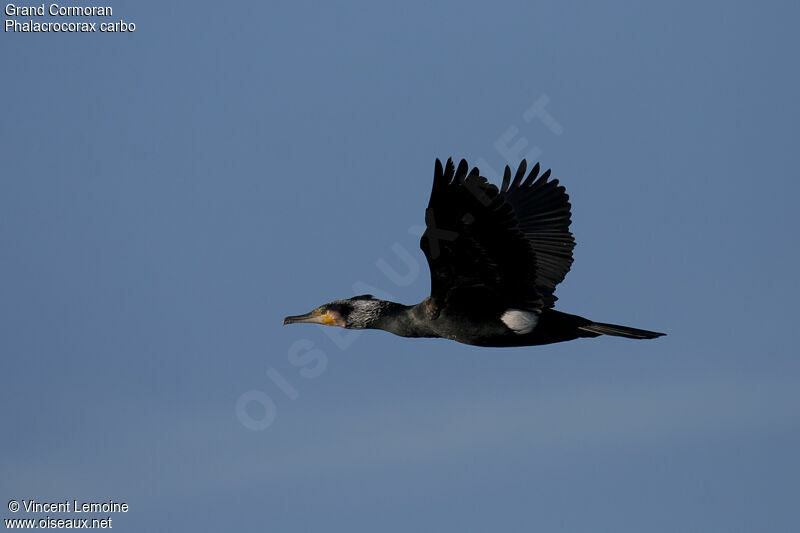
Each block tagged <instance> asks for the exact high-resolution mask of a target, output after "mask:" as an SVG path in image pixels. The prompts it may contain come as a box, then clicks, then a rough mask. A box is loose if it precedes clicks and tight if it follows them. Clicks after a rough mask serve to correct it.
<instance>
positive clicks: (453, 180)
mask: <svg viewBox="0 0 800 533" xmlns="http://www.w3.org/2000/svg"><path fill="white" fill-rule="evenodd" d="M526 171H527V165H526V162H525V161H524V160H523V161H522V162H521V164H520V166H519V168H518V169H517V172H516V173H515V175H514V177H513V180H512V177H511V169H510V168H509V167H506V169H505V173H504V175H503V181H502V184H501V186H500V188H499V189H498V187H497V186H495V185H493V184H491V183H489V182H488V180H487V179H486V178H484V177H483V176H481V175H480V173H479V171H478V169H477V168H473V169H472V170H469V167H468V165H467V162H466V161H464V160H462V161H461V162H460V163H459V165H458V167H457V168H456V167H455V165H454V164H453V161H452V160H448V161H447V164H446V165H445V166H442V164H441V162H440V161H439V160H438V159H437V160H436V165H435V170H434V178H433V188H432V190H431V197H430V202H429V203H428V208H427V209H426V210H425V223H426V226H427V227H426V231H425V233H424V234H423V235H422V238H421V239H420V247H421V248H422V251H423V252H424V254H425V257H426V258H427V260H428V266H429V268H430V273H431V295H430V296H429V297H428V298H426V299H425V300H423V301H422V302H420V303H419V304H417V305H413V306H405V305H402V304H397V303H394V302H387V301H383V300H377V299H374V298H372V297H371V296H370V295H363V296H357V297H354V298H350V299H346V300H338V301H335V302H331V303H329V304H326V305H324V306H322V307H319V308H317V309H315V310H314V311H312V312H310V313H307V314H305V315H299V316H293V317H287V318H286V319H285V320H284V323H285V324H290V323H296V322H313V323H319V324H325V325H333V326H341V327H346V328H353V329H364V328H371V329H383V330H386V331H390V332H392V333H395V334H397V335H401V336H405V337H443V338H448V339H452V340H455V341H458V342H463V343H466V344H474V345H479V346H529V345H538V344H548V343H553V342H561V341H566V340H571V339H575V338H578V337H597V336H598V335H614V336H620V337H628V338H635V339H651V338H655V337H659V336H661V335H663V333H657V332H653V331H646V330H640V329H635V328H629V327H626V326H617V325H613V324H604V323H599V322H593V321H591V320H588V319H586V318H583V317H579V316H576V315H570V314H566V313H562V312H559V311H555V310H553V309H552V307H553V305H554V303H555V301H556V299H557V298H556V296H555V295H554V294H553V293H554V291H555V288H556V285H558V284H559V283H560V282H561V281H563V279H564V277H565V276H566V274H567V272H569V269H570V266H571V265H572V261H573V259H572V250H573V248H574V247H575V239H574V238H573V236H572V233H571V232H570V230H569V226H570V223H571V218H570V217H571V215H570V207H571V206H570V203H569V196H567V193H566V190H565V189H564V187H563V186H561V185H559V183H558V180H556V179H553V180H551V179H549V178H550V171H549V170H547V171H545V172H544V173H542V174H541V176H540V175H539V164H538V163H537V164H536V165H535V166H534V167H533V169H532V170H531V172H530V173H528V174H527V176H526Z"/></svg>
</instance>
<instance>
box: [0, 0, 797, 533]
mask: <svg viewBox="0 0 800 533" xmlns="http://www.w3.org/2000/svg"><path fill="white" fill-rule="evenodd" d="M112 7H113V9H114V16H113V17H112V18H113V19H114V20H116V19H122V20H126V21H132V22H134V23H135V24H136V31H135V32H134V33H132V34H120V35H103V34H88V35H79V34H64V35H61V34H55V35H44V34H40V35H34V34H12V33H4V34H3V35H2V36H1V37H0V46H1V47H2V52H3V72H4V76H3V81H2V85H0V87H2V88H1V89H0V91H1V93H0V94H2V101H3V102H4V104H5V105H4V109H3V116H2V121H0V147H1V148H0V149H1V150H2V154H3V171H2V173H1V176H0V213H2V218H1V219H0V220H2V223H0V244H1V247H0V250H2V252H1V253H0V272H2V276H0V350H1V351H2V354H3V355H2V359H0V384H2V386H0V400H2V404H3V405H4V407H5V408H4V409H3V414H2V418H0V420H1V421H2V427H3V428H4V431H3V434H2V437H0V496H1V497H2V498H3V500H2V501H3V502H5V501H8V500H11V499H16V500H23V499H38V500H41V501H45V500H64V499H73V498H75V499H85V500H107V499H115V500H120V501H126V502H128V504H129V505H130V511H129V512H128V513H126V514H125V515H118V516H115V517H114V520H115V522H114V527H115V528H117V529H119V530H123V531H142V530H150V531H207V530H220V529H226V528H235V529H237V530H243V531H264V530H270V531H273V530H274V531H376V530H379V531H398V532H399V531H487V530H495V531H497V530H501V531H532V530H533V531H615V532H624V531H631V532H634V531H636V532H638V531H664V532H672V531H726V532H730V531H755V530H758V531H787V530H790V529H791V528H792V527H795V525H796V523H797V513H796V501H795V500H796V497H795V496H796V480H797V478H798V475H800V462H798V460H797V454H796V450H797V449H798V447H799V446H800V408H798V406H799V405H800V362H798V358H797V348H796V347H797V345H798V340H800V339H798V333H797V331H798V330H797V326H796V324H795V321H796V318H797V312H796V302H797V301H798V298H800V291H799V290H798V284H797V281H796V278H795V276H796V273H797V272H798V267H800V254H798V249H797V246H796V240H797V239H796V235H795V233H796V229H797V220H796V214H795V213H796V208H795V202H796V200H797V198H798V192H800V185H798V183H799V181H798V179H797V178H798V176H797V171H796V162H795V150H794V148H795V147H794V144H795V142H796V139H797V124H798V119H800V105H798V103H797V98H796V95H797V94H800V73H799V72H798V70H797V68H796V61H797V58H796V55H797V54H796V51H797V49H798V45H800V42H798V38H797V36H796V32H795V29H794V28H793V21H795V20H797V17H798V15H800V10H798V8H797V6H795V5H794V4H792V3H789V2H785V3H784V2H772V3H767V4H762V5H760V6H758V7H756V6H755V5H750V4H745V3H741V2H734V3H730V2H672V3H669V4H664V5H659V6H656V5H629V4H627V3H622V2H606V3H604V4H603V5H598V4H597V3H565V2H546V3H545V2H533V3H531V2H516V3H514V2H512V3H500V4H497V3H495V4H493V5H488V4H487V5H481V4H476V3H464V2H451V3H440V4H436V5H431V4H429V3H419V4H416V3H406V4H403V5H397V6H392V7H389V6H385V5H376V4H373V3H344V4H338V5H329V6H326V7H320V6H314V5H311V4H310V3H308V4H304V3H289V2H285V3H281V2H268V3H257V4H247V5H244V4H243V5H232V6H230V7H223V6H222V5H221V4H218V3H211V2H204V1H197V2H171V3H169V4H164V3H162V2H144V1H143V2H116V3H114V4H112ZM6 18H8V17H6ZM537 103H538V104H539V105H540V106H544V109H546V111H547V113H548V116H549V117H550V118H549V119H545V120H542V119H541V115H539V116H533V117H532V116H531V115H530V114H529V113H528V114H526V111H528V110H529V109H531V106H534V105H535V104H537ZM526 154H533V155H534V156H537V157H538V159H540V160H541V161H542V165H543V166H544V167H545V168H552V169H553V176H554V177H557V178H559V179H560V180H561V181H562V183H563V184H564V185H565V186H566V187H567V190H568V192H569V193H570V197H571V201H572V204H573V226H572V229H573V232H574V233H575V236H576V240H577V242H578V245H577V248H576V250H575V263H574V265H573V268H572V271H571V272H570V274H569V275H568V276H567V278H566V280H565V282H564V283H563V284H562V285H561V286H560V287H559V289H558V291H557V295H558V296H559V301H558V308H559V309H561V310H564V311H567V312H572V313H576V314H581V315H583V316H587V317H590V318H592V319H595V320H600V321H606V322H616V323H621V324H627V325H631V326H634V327H641V328H646V329H654V330H657V331H666V332H668V333H669V335H668V336H667V337H664V338H662V339H659V340H656V341H648V342H635V341H629V340H625V339H615V338H600V339H589V340H581V341H574V342H570V343H563V344H557V345H552V346H544V347H534V348H516V349H502V350H498V349H494V350H493V349H479V348H474V347H469V346H464V345H460V344H456V343H450V342H446V341H442V340H435V339H430V340H427V339H426V340H409V339H402V338H398V337H394V336H391V335H389V334H387V333H384V332H365V333H363V334H355V335H354V334H352V333H350V332H344V331H341V330H338V329H337V330H334V329H330V328H329V329H325V330H323V329H322V328H320V327H316V326H308V327H303V326H292V327H282V326H281V325H280V322H281V319H282V318H283V317H284V316H285V315H287V314H297V313H301V312H306V311H308V310H310V309H312V308H314V307H315V306H317V305H319V304H322V303H325V302H327V301H329V300H333V299H338V298H342V297H347V296H350V295H352V294H354V292H359V293H362V292H373V293H375V294H376V295H382V296H391V297H393V298H395V299H397V300H399V301H402V302H404V303H414V302H416V301H419V300H421V299H422V298H423V297H424V296H425V295H426V294H427V291H428V289H429V281H428V273H427V266H426V264H425V261H424V257H423V255H422V253H421V252H420V251H419V249H418V232H417V230H418V229H419V227H420V226H421V224H423V222H424V218H423V213H424V208H425V205H426V204H427V199H428V194H429V191H430V183H431V179H432V172H433V162H434V159H435V158H436V157H442V158H446V157H449V156H453V157H457V158H460V157H465V158H467V159H468V160H469V161H470V162H472V163H473V164H475V163H477V162H481V165H482V168H483V170H484V171H485V173H487V174H490V175H491V169H494V170H498V171H499V170H501V169H502V167H503V166H504V165H505V164H506V163H507V162H509V160H511V161H510V162H512V163H513V164H514V165H516V163H517V160H518V159H519V158H520V157H522V156H524V155H526ZM367 289H369V290H367ZM304 358H307V359H304ZM242 398H245V399H248V398H249V399H251V401H248V402H245V404H244V408H243V409H239V410H237V405H239V407H240V408H241V407H242V400H241V399H242ZM253 398H255V400H253ZM253 421H261V422H262V426H263V425H266V426H268V427H266V428H264V429H261V430H254V429H249V428H248V425H251V426H252V424H251V423H250V422H253ZM3 506H5V503H3ZM0 515H2V517H3V518H8V517H11V516H16V517H21V518H25V517H36V518H38V517H39V516H38V515H26V514H25V513H17V514H16V515H12V513H10V512H8V511H7V510H6V509H5V507H3V510H2V512H0Z"/></svg>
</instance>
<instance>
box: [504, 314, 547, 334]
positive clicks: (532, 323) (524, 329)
mask: <svg viewBox="0 0 800 533" xmlns="http://www.w3.org/2000/svg"><path fill="white" fill-rule="evenodd" d="M500 320H502V321H503V324H505V325H506V326H508V329H510V330H511V331H513V332H514V333H516V334H517V335H524V334H526V333H530V332H531V331H533V328H535V327H536V324H538V323H539V315H537V314H536V313H534V312H533V311H522V310H521V309H506V312H505V313H503V316H501V317H500Z"/></svg>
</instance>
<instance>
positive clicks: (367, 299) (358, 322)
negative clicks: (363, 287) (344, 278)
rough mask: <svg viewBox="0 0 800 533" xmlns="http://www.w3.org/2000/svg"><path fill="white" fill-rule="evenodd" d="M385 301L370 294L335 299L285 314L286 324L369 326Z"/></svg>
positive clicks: (378, 315)
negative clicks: (296, 312) (300, 312)
mask: <svg viewBox="0 0 800 533" xmlns="http://www.w3.org/2000/svg"><path fill="white" fill-rule="evenodd" d="M385 303H387V302H383V301H382V300H376V299H374V298H373V297H372V295H371V294H362V295H361V296H354V297H352V298H348V299H346V300H336V301H333V302H330V303H327V304H325V305H322V306H320V307H317V308H316V309H314V310H313V311H311V312H310V313H306V314H304V315H296V316H287V317H286V318H284V319H283V323H284V325H286V324H305V323H309V324H322V325H324V326H339V327H340V328H348V329H363V328H368V327H370V326H371V325H372V324H373V323H374V322H375V320H377V319H378V318H379V317H380V316H381V311H382V309H383V305H382V304H385Z"/></svg>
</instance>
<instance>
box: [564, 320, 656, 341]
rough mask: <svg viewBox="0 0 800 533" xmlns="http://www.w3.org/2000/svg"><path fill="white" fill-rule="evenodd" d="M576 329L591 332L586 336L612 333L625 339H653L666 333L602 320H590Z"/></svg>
mask: <svg viewBox="0 0 800 533" xmlns="http://www.w3.org/2000/svg"><path fill="white" fill-rule="evenodd" d="M578 329H579V330H581V331H585V332H586V333H590V334H591V335H587V337H595V336H597V335H613V336H615V337H625V338H627V339H655V338H656V337H661V336H663V335H666V333H658V332H657V331H647V330H646V329H636V328H629V327H628V326H617V325H616V324H604V323H602V322H591V323H589V324H586V325H585V326H579V327H578Z"/></svg>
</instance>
